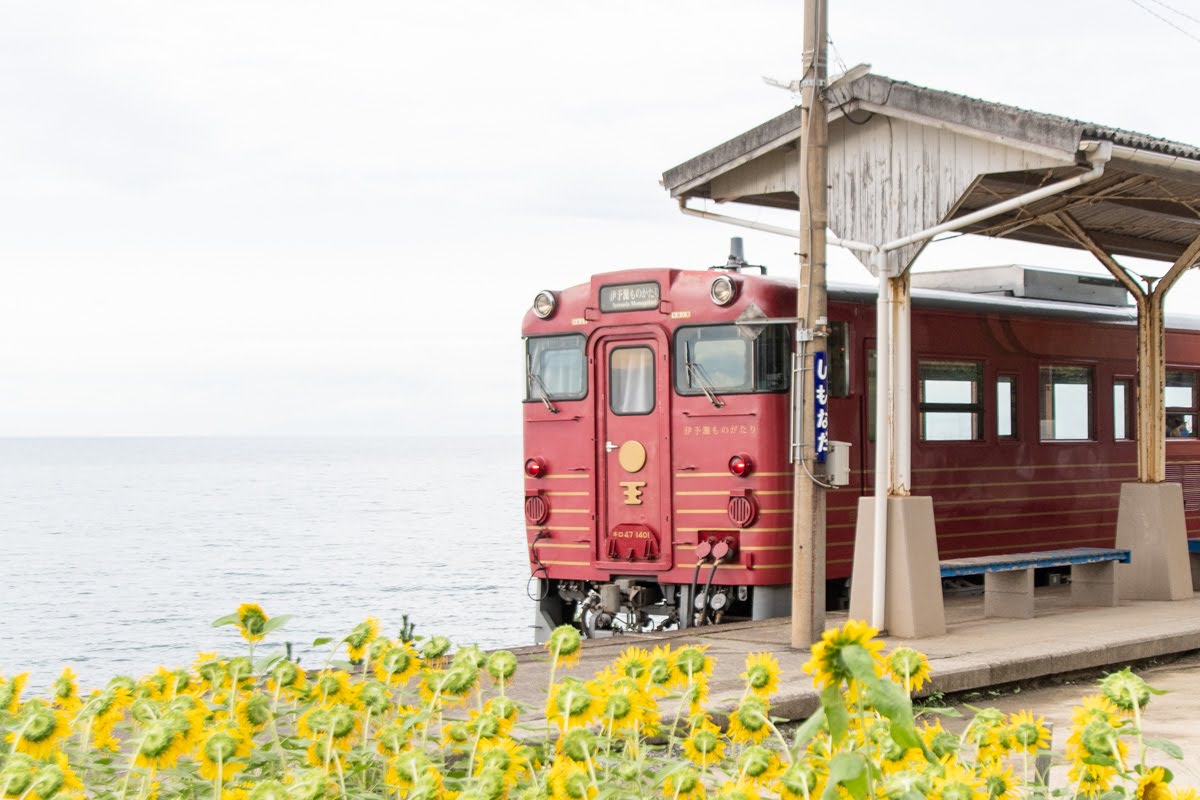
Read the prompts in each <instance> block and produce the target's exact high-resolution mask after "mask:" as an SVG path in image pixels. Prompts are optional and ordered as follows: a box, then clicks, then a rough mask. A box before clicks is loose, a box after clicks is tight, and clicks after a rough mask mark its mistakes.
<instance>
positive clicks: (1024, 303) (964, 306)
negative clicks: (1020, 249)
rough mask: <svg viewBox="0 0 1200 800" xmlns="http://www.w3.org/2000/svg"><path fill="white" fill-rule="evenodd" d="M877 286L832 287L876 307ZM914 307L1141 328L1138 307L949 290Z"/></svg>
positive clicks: (1194, 321) (1184, 321)
mask: <svg viewBox="0 0 1200 800" xmlns="http://www.w3.org/2000/svg"><path fill="white" fill-rule="evenodd" d="M878 294H879V292H878V288H877V287H876V286H874V285H861V284H851V283H836V284H835V283H831V284H829V297H830V299H835V300H841V301H844V302H850V303H874V302H875V298H876V297H877V296H878ZM912 300H913V305H914V306H916V307H920V308H943V309H949V310H953V311H970V312H975V313H978V312H983V311H994V312H999V313H1002V314H1019V315H1021V316H1030V317H1048V318H1051V319H1073V320H1084V321H1086V320H1091V321H1094V322H1109V323H1118V324H1127V325H1136V324H1137V308H1136V307H1135V306H1104V305H1093V304H1089V303H1069V302H1064V301H1061V300H1039V299H1033V298H1028V297H1003V296H999V295H990V294H971V293H969V292H953V291H947V290H945V289H920V288H914V289H913V290H912ZM1166 320H1167V327H1168V328H1170V329H1173V330H1186V331H1200V316H1196V315H1193V314H1167V315H1166Z"/></svg>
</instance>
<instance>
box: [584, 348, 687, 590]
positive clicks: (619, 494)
mask: <svg viewBox="0 0 1200 800" xmlns="http://www.w3.org/2000/svg"><path fill="white" fill-rule="evenodd" d="M592 363H593V369H594V372H595V374H594V378H593V379H594V385H595V386H596V387H598V389H599V391H597V392H596V398H597V400H596V402H597V406H598V407H597V408H596V420H597V431H596V447H597V453H596V463H597V465H598V467H597V472H598V476H597V478H598V480H597V486H598V489H599V500H598V502H597V504H596V506H597V511H598V514H599V519H598V520H597V531H598V534H599V535H598V536H597V537H596V538H597V541H596V552H595V553H594V559H595V562H594V563H595V565H596V566H597V567H601V568H603V569H607V570H610V571H614V572H616V571H620V572H640V571H659V570H665V569H670V567H671V559H672V551H671V541H672V533H671V517H670V513H671V506H670V498H671V483H670V481H671V448H670V445H669V434H670V416H671V408H670V406H671V392H670V386H671V370H670V359H669V351H668V345H667V337H666V334H665V333H663V332H662V331H661V330H659V329H657V328H651V327H648V326H647V327H646V328H644V329H642V330H641V331H639V332H637V333H632V332H631V333H625V334H619V335H611V336H606V337H603V338H601V339H600V340H599V342H598V344H597V347H596V350H595V355H594V358H593V362H592Z"/></svg>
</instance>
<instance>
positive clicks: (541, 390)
mask: <svg viewBox="0 0 1200 800" xmlns="http://www.w3.org/2000/svg"><path fill="white" fill-rule="evenodd" d="M525 375H526V376H527V377H528V378H529V382H530V383H531V384H534V385H536V386H537V390H538V394H539V395H541V400H542V402H543V403H545V404H546V408H547V409H548V410H549V411H550V413H551V414H557V413H558V408H557V407H555V405H554V403H551V402H550V392H549V390H547V389H546V384H544V383H542V378H541V376H539V375H538V374H537V373H536V372H534V371H533V370H531V369H529V370H526V371H525Z"/></svg>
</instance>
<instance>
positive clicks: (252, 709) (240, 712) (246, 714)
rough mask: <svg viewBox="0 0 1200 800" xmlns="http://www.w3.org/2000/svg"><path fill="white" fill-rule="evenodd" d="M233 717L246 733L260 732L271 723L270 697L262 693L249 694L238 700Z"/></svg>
mask: <svg viewBox="0 0 1200 800" xmlns="http://www.w3.org/2000/svg"><path fill="white" fill-rule="evenodd" d="M234 716H235V717H236V719H237V723H238V726H239V727H240V728H242V729H243V730H245V731H247V732H248V733H254V732H256V731H261V730H262V729H263V728H265V727H266V726H267V723H268V722H270V721H271V697H270V696H269V695H267V694H266V693H264V692H252V693H250V694H249V695H247V696H245V697H243V698H241V699H240V700H238V702H237V707H236V709H235V712H234Z"/></svg>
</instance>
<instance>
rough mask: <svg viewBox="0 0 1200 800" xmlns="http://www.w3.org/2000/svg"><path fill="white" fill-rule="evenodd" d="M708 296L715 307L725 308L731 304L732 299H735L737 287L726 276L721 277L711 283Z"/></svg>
mask: <svg viewBox="0 0 1200 800" xmlns="http://www.w3.org/2000/svg"><path fill="white" fill-rule="evenodd" d="M708 296H709V297H711V298H712V301H713V302H714V303H716V304H717V305H719V306H727V305H729V304H730V303H732V302H733V298H735V297H737V286H735V285H734V283H733V281H732V280H730V279H729V277H728V276H727V275H722V276H721V277H719V278H717V279H716V280H715V281H713V282H712V286H711V287H709V289H708Z"/></svg>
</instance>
